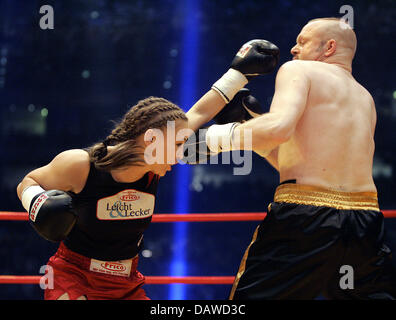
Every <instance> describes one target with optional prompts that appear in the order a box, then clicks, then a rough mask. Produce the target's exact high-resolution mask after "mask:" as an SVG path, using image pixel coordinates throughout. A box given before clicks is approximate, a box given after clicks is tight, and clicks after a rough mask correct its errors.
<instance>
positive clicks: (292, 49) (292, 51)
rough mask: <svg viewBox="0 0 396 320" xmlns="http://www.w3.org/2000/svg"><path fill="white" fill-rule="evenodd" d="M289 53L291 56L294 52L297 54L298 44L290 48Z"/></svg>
mask: <svg viewBox="0 0 396 320" xmlns="http://www.w3.org/2000/svg"><path fill="white" fill-rule="evenodd" d="M290 53H291V54H292V55H293V56H295V55H296V54H298V53H299V49H298V46H297V45H295V46H294V47H293V48H291V50H290Z"/></svg>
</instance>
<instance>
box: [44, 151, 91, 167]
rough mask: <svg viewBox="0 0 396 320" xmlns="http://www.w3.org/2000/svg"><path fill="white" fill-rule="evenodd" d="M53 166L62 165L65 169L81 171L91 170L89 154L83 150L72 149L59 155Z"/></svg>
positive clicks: (53, 161)
mask: <svg viewBox="0 0 396 320" xmlns="http://www.w3.org/2000/svg"><path fill="white" fill-rule="evenodd" d="M52 163H53V164H56V165H62V166H64V167H68V168H73V169H81V170H83V169H84V168H88V169H89V164H90V161H89V154H88V152H86V151H85V150H82V149H71V150H66V151H63V152H61V153H59V154H58V155H57V156H56V157H55V158H54V159H53V160H52Z"/></svg>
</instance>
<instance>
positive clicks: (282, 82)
mask: <svg viewBox="0 0 396 320" xmlns="http://www.w3.org/2000/svg"><path fill="white" fill-rule="evenodd" d="M309 89H310V80H309V78H308V77H307V75H306V74H305V72H304V69H303V66H302V65H301V63H300V62H299V61H290V62H287V63H285V64H284V65H283V66H282V67H281V68H280V69H279V71H278V74H277V77H276V84H275V94H274V97H273V100H272V103H271V107H270V111H269V112H268V113H265V114H263V115H261V116H259V117H257V118H253V119H251V120H249V121H246V122H245V123H243V124H239V125H238V124H236V125H232V124H226V125H217V126H216V125H214V126H211V127H209V130H208V133H207V136H206V138H207V139H206V140H207V143H208V147H209V149H210V150H211V151H213V152H221V151H228V150H230V148H229V149H228V150H227V145H228V146H231V149H234V150H237V149H244V150H253V151H256V150H257V151H258V152H260V153H261V154H263V152H266V153H267V154H268V153H269V152H270V151H271V150H273V149H275V148H276V147H277V146H279V145H280V144H282V143H284V142H286V141H288V140H289V139H290V137H291V136H292V135H293V133H294V130H295V128H296V126H297V123H298V121H299V120H300V118H301V116H302V114H303V113H304V110H305V106H306V103H307V98H308V93H309ZM249 133H251V140H250V141H249V136H246V135H249ZM245 136H246V137H245ZM245 139H246V144H245ZM211 141H214V143H211ZM230 142H231V143H230ZM224 146H225V148H224Z"/></svg>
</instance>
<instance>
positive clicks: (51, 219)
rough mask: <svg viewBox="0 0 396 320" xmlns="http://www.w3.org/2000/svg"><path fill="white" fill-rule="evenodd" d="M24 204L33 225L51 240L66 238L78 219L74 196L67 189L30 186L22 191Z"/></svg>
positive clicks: (41, 234)
mask: <svg viewBox="0 0 396 320" xmlns="http://www.w3.org/2000/svg"><path fill="white" fill-rule="evenodd" d="M22 204H23V206H24V208H25V209H26V211H28V213H29V221H30V223H31V225H32V227H33V228H34V229H35V230H36V232H37V233H38V234H39V235H40V236H42V237H43V238H44V239H46V240H49V241H53V242H57V241H61V240H64V239H65V238H66V236H67V235H68V234H69V233H70V231H71V229H72V228H73V226H74V224H75V223H76V221H77V214H76V213H75V212H74V210H73V207H72V198H71V197H70V196H69V195H68V194H67V193H66V192H65V191H61V190H48V191H45V190H44V189H42V188H41V187H40V186H37V185H35V186H30V187H28V188H26V189H25V190H24V191H23V193H22Z"/></svg>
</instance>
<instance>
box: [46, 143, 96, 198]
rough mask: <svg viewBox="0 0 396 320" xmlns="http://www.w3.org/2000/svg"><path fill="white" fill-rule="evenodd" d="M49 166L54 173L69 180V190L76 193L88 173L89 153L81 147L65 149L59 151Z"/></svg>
mask: <svg viewBox="0 0 396 320" xmlns="http://www.w3.org/2000/svg"><path fill="white" fill-rule="evenodd" d="M49 166H50V167H51V168H52V171H53V172H54V173H56V174H57V175H59V176H60V177H64V178H65V179H66V180H67V181H69V184H70V186H71V191H73V192H75V193H78V192H80V191H81V190H82V188H83V187H84V185H85V182H86V180H87V177H88V174H89V169H90V159H89V154H88V152H86V151H85V150H82V149H71V150H66V151H63V152H61V153H59V154H58V155H57V156H56V157H55V158H54V159H53V160H52V161H51V163H50V164H49Z"/></svg>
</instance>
